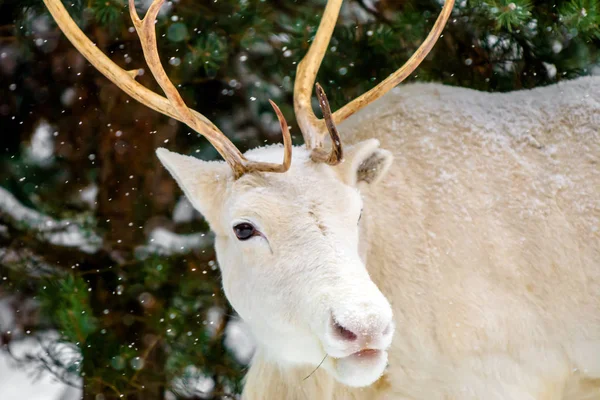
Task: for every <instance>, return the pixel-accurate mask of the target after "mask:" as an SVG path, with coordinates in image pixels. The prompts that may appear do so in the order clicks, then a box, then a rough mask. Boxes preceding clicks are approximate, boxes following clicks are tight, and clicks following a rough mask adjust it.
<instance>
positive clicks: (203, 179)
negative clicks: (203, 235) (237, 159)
mask: <svg viewBox="0 0 600 400" xmlns="http://www.w3.org/2000/svg"><path fill="white" fill-rule="evenodd" d="M156 155H157V156H158V159H159V160H160V162H161V163H162V164H163V165H164V166H165V168H166V169H167V170H168V171H169V173H170V174H171V175H172V176H173V178H175V181H177V183H178V184H179V187H180V188H181V189H182V190H183V193H185V195H186V197H187V198H188V200H189V201H190V203H192V205H193V206H194V208H196V209H197V210H198V211H199V212H200V213H201V214H202V215H203V216H204V218H205V219H206V220H207V221H208V223H209V225H210V227H211V229H212V230H213V231H215V232H216V233H218V231H217V229H219V226H218V223H217V221H218V218H219V215H220V214H221V206H222V204H223V200H224V196H225V190H226V188H227V183H228V182H229V181H231V179H233V173H232V171H231V168H230V167H229V166H228V165H227V164H226V163H225V162H221V161H210V162H209V161H202V160H199V159H197V158H195V157H190V156H184V155H181V154H177V153H173V152H171V151H169V150H167V149H163V148H159V149H157V150H156Z"/></svg>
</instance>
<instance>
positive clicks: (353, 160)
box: [338, 139, 393, 186]
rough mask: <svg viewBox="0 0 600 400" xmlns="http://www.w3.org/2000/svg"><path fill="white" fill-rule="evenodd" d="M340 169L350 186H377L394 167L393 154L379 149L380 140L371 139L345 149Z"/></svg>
mask: <svg viewBox="0 0 600 400" xmlns="http://www.w3.org/2000/svg"><path fill="white" fill-rule="evenodd" d="M345 152H346V155H345V156H344V161H343V162H342V164H341V165H340V166H339V167H338V168H339V169H340V174H341V177H342V179H343V180H344V181H345V182H346V183H347V184H348V185H350V186H359V185H360V184H367V185H372V184H376V183H377V182H379V181H380V180H381V178H383V177H384V176H385V174H386V172H387V171H388V169H389V168H390V165H392V161H393V156H392V153H391V152H389V151H387V150H383V149H381V148H379V140H377V139H369V140H365V141H364V142H360V143H357V144H356V145H354V146H352V147H349V148H348V149H345Z"/></svg>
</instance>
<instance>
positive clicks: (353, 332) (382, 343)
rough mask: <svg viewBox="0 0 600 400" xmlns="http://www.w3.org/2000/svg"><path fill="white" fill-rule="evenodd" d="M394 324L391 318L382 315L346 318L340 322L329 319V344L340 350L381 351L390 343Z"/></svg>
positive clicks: (332, 318) (335, 319)
mask: <svg viewBox="0 0 600 400" xmlns="http://www.w3.org/2000/svg"><path fill="white" fill-rule="evenodd" d="M393 331H394V324H393V322H392V321H391V318H387V316H383V315H371V316H362V317H359V318H348V320H347V321H344V322H340V321H339V319H337V318H335V317H333V316H332V317H331V320H330V330H329V332H330V334H329V336H330V340H331V342H330V343H331V344H334V343H335V345H336V347H338V348H339V349H340V350H341V349H350V348H352V349H367V348H372V349H383V348H387V347H388V346H389V344H390V342H391V336H392V335H393Z"/></svg>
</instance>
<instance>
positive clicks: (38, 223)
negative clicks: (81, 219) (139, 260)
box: [0, 187, 102, 254]
mask: <svg viewBox="0 0 600 400" xmlns="http://www.w3.org/2000/svg"><path fill="white" fill-rule="evenodd" d="M0 219H3V220H5V221H7V222H8V223H9V224H11V225H13V226H15V227H17V228H18V229H22V230H26V231H30V232H33V233H35V234H36V235H37V236H38V237H39V238H40V239H42V240H44V241H47V242H49V243H51V244H53V245H57V246H63V247H74V248H77V249H79V250H81V251H82V252H85V253H88V254H93V253H96V252H97V251H98V250H99V249H100V247H101V245H102V239H101V238H100V237H99V236H97V235H96V234H95V233H94V232H91V231H89V230H85V229H84V228H82V227H81V226H80V225H79V224H78V223H77V222H74V221H72V220H68V219H65V220H56V219H54V218H52V217H49V216H47V215H44V214H42V213H40V212H38V211H36V210H33V209H31V208H28V207H26V206H24V205H23V204H21V203H20V202H19V201H18V200H17V199H16V198H15V196H13V195H12V193H10V192H9V191H8V190H6V189H4V188H2V187H0Z"/></svg>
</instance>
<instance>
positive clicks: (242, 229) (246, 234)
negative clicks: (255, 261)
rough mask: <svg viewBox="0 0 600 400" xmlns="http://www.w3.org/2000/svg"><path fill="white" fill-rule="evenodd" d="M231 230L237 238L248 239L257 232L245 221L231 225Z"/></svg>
mask: <svg viewBox="0 0 600 400" xmlns="http://www.w3.org/2000/svg"><path fill="white" fill-rule="evenodd" d="M233 231H234V232H235V236H237V238H238V239H239V240H248V239H250V238H251V237H252V236H256V235H257V234H258V232H257V231H256V228H255V227H254V226H252V225H251V224H249V223H247V222H243V223H241V224H237V225H236V226H234V227H233Z"/></svg>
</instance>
